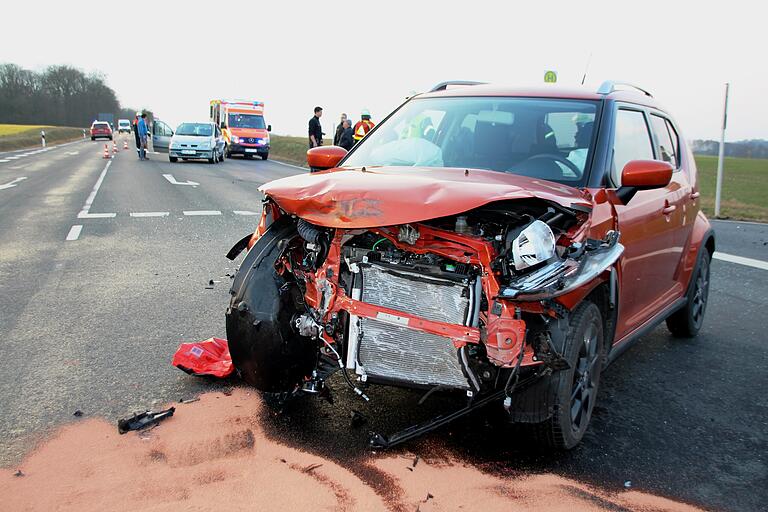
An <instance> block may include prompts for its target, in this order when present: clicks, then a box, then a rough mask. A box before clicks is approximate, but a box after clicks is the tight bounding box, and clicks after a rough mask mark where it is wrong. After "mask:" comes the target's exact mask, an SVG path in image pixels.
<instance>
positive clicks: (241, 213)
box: [232, 210, 259, 216]
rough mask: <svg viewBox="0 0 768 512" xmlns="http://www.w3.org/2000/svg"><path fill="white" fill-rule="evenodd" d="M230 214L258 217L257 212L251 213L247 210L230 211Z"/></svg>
mask: <svg viewBox="0 0 768 512" xmlns="http://www.w3.org/2000/svg"><path fill="white" fill-rule="evenodd" d="M232 213H234V214H235V215H247V216H250V215H259V212H252V211H249V210H232Z"/></svg>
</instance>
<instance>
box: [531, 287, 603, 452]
mask: <svg viewBox="0 0 768 512" xmlns="http://www.w3.org/2000/svg"><path fill="white" fill-rule="evenodd" d="M568 324H569V334H568V337H567V339H566V342H565V346H564V348H563V357H564V358H565V359H566V360H567V361H568V365H569V368H568V369H566V370H561V371H559V372H555V373H554V374H553V375H552V376H551V379H552V389H553V392H554V403H553V408H552V415H551V416H550V417H549V419H547V420H545V421H543V422H541V423H537V424H534V425H532V427H533V435H534V438H535V440H536V442H537V444H538V445H539V446H540V447H541V448H545V449H549V450H569V449H571V448H573V447H574V446H576V445H577V444H579V441H581V439H582V437H584V433H585V432H586V431H587V427H588V425H589V420H590V419H591V417H592V410H593V408H594V407H595V401H596V399H597V390H598V384H599V383H600V372H601V370H602V368H603V364H604V362H605V339H604V336H605V334H604V332H603V316H602V314H601V313H600V309H599V308H598V307H597V305H596V304H595V303H593V302H591V301H589V300H587V301H584V302H582V303H581V304H579V305H578V306H577V307H576V309H575V310H574V311H573V312H572V314H571V319H570V321H569V322H568Z"/></svg>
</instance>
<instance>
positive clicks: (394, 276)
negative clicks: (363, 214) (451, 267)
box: [348, 264, 474, 389]
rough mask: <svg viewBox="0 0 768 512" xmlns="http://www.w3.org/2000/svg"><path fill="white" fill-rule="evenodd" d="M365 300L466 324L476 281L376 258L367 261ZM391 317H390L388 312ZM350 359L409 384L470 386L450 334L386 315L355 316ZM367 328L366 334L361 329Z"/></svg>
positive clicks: (364, 371) (360, 368) (363, 371)
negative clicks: (387, 264)
mask: <svg viewBox="0 0 768 512" xmlns="http://www.w3.org/2000/svg"><path fill="white" fill-rule="evenodd" d="M361 273H362V287H361V288H362V289H361V290H355V291H353V295H357V294H359V297H360V300H362V301H363V302H367V303H369V304H375V305H378V306H384V307H388V308H392V309H396V310H399V311H403V312H407V313H409V314H412V315H416V316H421V317H424V318H427V319H429V320H434V321H440V322H448V323H455V324H464V323H466V321H467V315H468V314H469V312H470V311H471V304H470V303H471V302H472V300H474V298H473V297H472V293H471V290H470V285H469V284H468V283H466V282H464V283H462V282H457V281H452V280H449V279H443V278H439V277H434V276H430V275H423V274H418V273H414V272H411V271H409V270H400V269H396V270H392V269H389V268H385V267H380V266H378V265H376V264H373V265H371V266H363V267H361ZM385 318H386V317H385ZM350 320H351V322H350V333H349V334H350V349H351V351H354V353H353V355H356V358H355V361H348V363H350V362H351V363H352V364H348V366H349V367H355V369H356V372H357V373H358V374H359V375H367V376H371V377H379V378H384V379H388V380H393V381H398V382H401V383H404V384H408V383H413V384H418V385H426V386H436V385H444V386H448V387H451V388H460V389H469V384H468V382H467V378H466V377H465V375H464V373H463V371H462V368H461V363H460V361H459V356H458V354H457V349H456V347H455V346H454V345H453V342H452V341H451V340H450V339H449V338H445V337H443V336H438V335H434V334H429V333H424V332H421V331H417V330H414V329H410V328H408V327H406V326H403V325H397V322H392V321H389V322H388V321H386V319H385V320H382V319H367V318H365V319H364V318H358V317H354V316H352V317H351V318H350ZM361 332H362V336H360V333H361Z"/></svg>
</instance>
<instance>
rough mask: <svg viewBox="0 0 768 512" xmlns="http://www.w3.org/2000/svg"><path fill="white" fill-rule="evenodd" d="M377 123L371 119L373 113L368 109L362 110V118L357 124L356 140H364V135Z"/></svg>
mask: <svg viewBox="0 0 768 512" xmlns="http://www.w3.org/2000/svg"><path fill="white" fill-rule="evenodd" d="M374 126H375V124H374V123H373V121H371V113H370V112H369V111H368V109H365V110H363V111H362V112H360V120H359V121H358V122H357V124H356V125H355V130H354V131H355V134H354V138H355V142H356V143H357V142H359V141H361V140H363V137H365V136H366V135H368V132H369V131H371V128H373V127H374Z"/></svg>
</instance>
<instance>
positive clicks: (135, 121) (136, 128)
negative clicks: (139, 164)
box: [133, 112, 141, 160]
mask: <svg viewBox="0 0 768 512" xmlns="http://www.w3.org/2000/svg"><path fill="white" fill-rule="evenodd" d="M140 115H141V112H136V117H134V118H133V138H134V139H136V154H137V155H138V156H139V160H141V139H140V138H139V116H140Z"/></svg>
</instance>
